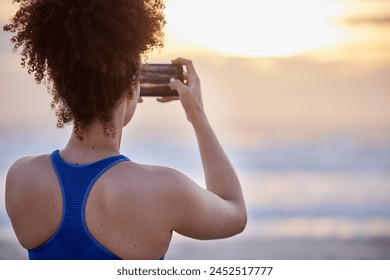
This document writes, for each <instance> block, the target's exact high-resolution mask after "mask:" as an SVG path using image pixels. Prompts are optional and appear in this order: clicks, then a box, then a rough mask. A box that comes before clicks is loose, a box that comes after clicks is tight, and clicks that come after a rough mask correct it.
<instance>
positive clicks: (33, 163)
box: [7, 154, 51, 185]
mask: <svg viewBox="0 0 390 280" xmlns="http://www.w3.org/2000/svg"><path fill="white" fill-rule="evenodd" d="M50 164H51V163H50V155H49V154H45V155H39V156H27V157H22V158H20V159H18V160H16V161H15V162H14V163H13V164H12V165H11V167H10V168H9V169H8V173H7V185H14V183H17V182H21V181H26V182H29V181H32V180H34V179H36V178H37V172H38V173H39V172H40V171H41V172H45V171H46V172H47V170H50V169H49V168H50ZM15 185H19V184H15Z"/></svg>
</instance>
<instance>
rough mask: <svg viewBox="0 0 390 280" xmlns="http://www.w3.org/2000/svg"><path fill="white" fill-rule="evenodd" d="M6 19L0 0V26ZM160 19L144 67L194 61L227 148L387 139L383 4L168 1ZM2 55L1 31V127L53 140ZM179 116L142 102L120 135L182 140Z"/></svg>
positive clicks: (389, 39) (387, 12)
mask: <svg viewBox="0 0 390 280" xmlns="http://www.w3.org/2000/svg"><path fill="white" fill-rule="evenodd" d="M14 10H15V7H13V6H12V5H11V1H5V0H0V22H1V23H2V24H3V23H5V22H7V19H8V18H9V17H10V15H12V13H13V11H14ZM166 19H167V25H166V28H165V31H166V32H165V34H166V38H165V47H164V48H163V49H162V50H160V51H155V52H154V53H152V54H148V57H149V58H148V60H149V62H169V61H170V60H171V59H173V58H175V57H178V56H184V57H187V58H190V59H192V60H193V61H194V63H195V66H196V67H197V70H198V74H199V76H200V78H201V81H202V89H203V95H204V99H205V107H206V112H207V113H208V114H209V117H210V119H211V121H212V123H213V124H214V125H215V128H216V129H217V130H218V131H221V132H222V134H223V135H224V136H222V137H224V138H226V141H228V142H229V144H230V145H238V146H239V147H241V148H251V147H252V146H258V145H260V143H261V141H264V139H268V138H269V139H274V137H279V138H284V139H287V138H288V139H291V141H294V139H296V138H305V139H307V138H308V137H310V138H313V137H314V138H315V137H321V135H324V134H325V135H326V134H340V133H343V132H345V133H348V134H354V133H360V134H367V132H369V133H370V135H371V134H372V135H379V136H378V137H379V138H381V139H383V138H384V137H387V135H388V133H389V131H390V130H389V129H390V110H388V108H387V107H388V106H387V104H389V103H390V82H389V80H388V78H387V77H388V76H389V74H390V73H389V72H390V51H388V50H390V36H388V35H387V34H389V33H390V1H387V0H295V1H288V0H273V1H265V0H241V1H223V0H207V1H206V0H167V1H166ZM11 49H12V46H11V44H10V43H9V35H8V34H5V33H4V32H1V33H0V60H1V64H2V69H0V74H1V76H0V92H1V94H0V104H1V105H0V106H1V110H0V126H1V127H3V128H4V127H5V128H7V129H8V130H12V129H14V130H15V129H16V128H18V127H19V126H20V127H24V128H26V127H27V128H26V129H27V130H28V129H32V130H33V129H34V128H38V127H41V128H42V127H45V128H46V129H48V130H50V131H53V133H55V132H54V131H55V130H56V129H55V116H54V113H53V112H52V111H51V110H50V106H49V104H50V96H49V95H48V94H47V93H46V88H45V87H44V86H38V85H35V82H34V80H33V77H31V76H29V75H28V74H27V73H26V70H25V69H21V67H20V65H19V62H20V61H19V60H20V57H19V55H18V54H17V53H16V54H14V53H12V50H11ZM181 111H182V110H181V108H180V106H179V105H178V104H177V103H176V104H164V105H162V104H158V103H157V102H155V101H154V100H147V101H146V102H145V104H142V105H141V106H139V108H138V111H137V113H136V116H135V118H134V120H133V124H132V125H131V128H130V129H128V130H129V131H128V132H127V133H128V134H131V135H135V134H136V135H137V137H140V138H143V137H149V136H150V133H151V131H155V132H156V133H157V132H164V131H169V133H170V134H172V135H174V136H177V138H179V136H180V137H181V138H185V136H184V137H183V132H184V131H185V132H187V131H188V129H187V128H185V127H186V125H187V124H186V120H185V118H184V114H183V113H182V112H181ZM157 112H158V115H157ZM172 114H182V116H183V120H181V119H180V118H176V117H172ZM156 117H158V120H160V121H161V122H158V123H156V121H155V120H156ZM172 122H173V123H174V124H175V126H172V125H171V126H164V125H162V124H164V123H172ZM167 135H168V134H167ZM185 135H187V134H185ZM167 137H168V136H167ZM189 137H192V136H189ZM248 139H249V140H248Z"/></svg>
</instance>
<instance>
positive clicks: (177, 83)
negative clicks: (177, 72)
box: [168, 79, 188, 95]
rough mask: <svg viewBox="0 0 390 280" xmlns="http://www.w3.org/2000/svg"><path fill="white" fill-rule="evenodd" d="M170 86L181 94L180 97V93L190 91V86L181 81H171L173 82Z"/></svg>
mask: <svg viewBox="0 0 390 280" xmlns="http://www.w3.org/2000/svg"><path fill="white" fill-rule="evenodd" d="M168 85H169V87H170V88H171V89H172V90H176V91H177V92H179V95H180V92H184V91H186V90H188V86H186V85H185V84H183V82H182V81H180V80H175V79H171V82H170V83H169V84H168Z"/></svg>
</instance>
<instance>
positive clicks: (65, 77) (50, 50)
mask: <svg viewBox="0 0 390 280" xmlns="http://www.w3.org/2000/svg"><path fill="white" fill-rule="evenodd" d="M14 2H16V3H18V4H19V5H20V7H19V10H18V11H17V13H16V14H15V15H14V17H13V18H12V19H11V20H10V23H9V24H7V25H5V26H4V31H9V32H13V33H16V34H15V36H14V37H12V39H11V42H12V43H13V44H14V50H16V49H18V48H19V47H22V52H21V55H22V66H23V67H27V70H28V73H29V74H31V73H34V76H35V80H36V82H37V83H38V84H40V83H45V84H47V86H48V89H49V92H50V93H51V94H52V95H53V102H52V108H53V109H55V110H56V116H57V118H58V122H57V126H58V127H63V126H64V125H65V124H68V123H70V122H71V121H74V124H75V131H76V134H77V135H78V137H79V139H80V140H81V139H82V138H83V137H82V134H83V131H84V129H86V128H87V127H88V125H89V124H91V122H92V121H93V120H96V119H98V120H99V121H100V122H101V123H102V124H103V125H104V132H105V133H106V135H110V131H112V129H114V128H113V127H112V126H113V125H112V124H111V123H112V117H113V109H114V108H115V106H116V105H117V104H118V101H119V100H120V99H121V97H122V96H123V94H124V92H128V93H130V94H133V92H132V89H133V88H134V85H135V83H136V81H137V73H138V70H139V67H140V64H141V60H142V55H144V54H145V53H147V52H149V51H151V50H153V49H155V48H160V47H162V46H163V37H164V35H163V31H162V30H163V27H164V25H165V19H164V15H163V10H164V3H163V1H162V0H14Z"/></svg>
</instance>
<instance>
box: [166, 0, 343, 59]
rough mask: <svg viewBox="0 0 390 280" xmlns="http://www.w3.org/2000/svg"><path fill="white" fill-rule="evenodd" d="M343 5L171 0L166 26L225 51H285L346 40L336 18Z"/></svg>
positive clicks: (313, 0) (314, 0)
mask: <svg viewBox="0 0 390 280" xmlns="http://www.w3.org/2000/svg"><path fill="white" fill-rule="evenodd" d="M347 10H348V6H347V4H346V3H345V2H340V1H326V0H296V1H283V0H273V1H267V0H241V1H223V0H212V1H206V0H187V1H182V0H169V1H167V10H166V14H167V21H168V25H167V31H168V33H169V34H170V35H171V36H172V37H175V38H178V39H180V40H182V41H184V42H187V43H191V44H193V45H195V46H198V47H201V48H208V49H210V50H212V51H216V52H221V53H224V54H231V55H240V56H289V55H294V54H297V53H300V52H305V51H310V50H313V49H316V48H322V47H326V46H332V45H335V44H337V43H339V42H341V41H342V40H343V39H345V37H346V36H347V34H346V32H345V30H344V29H342V28H340V26H337V24H336V23H335V22H336V20H337V18H338V17H340V16H341V15H343V14H344V13H345V12H346V11H347Z"/></svg>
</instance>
